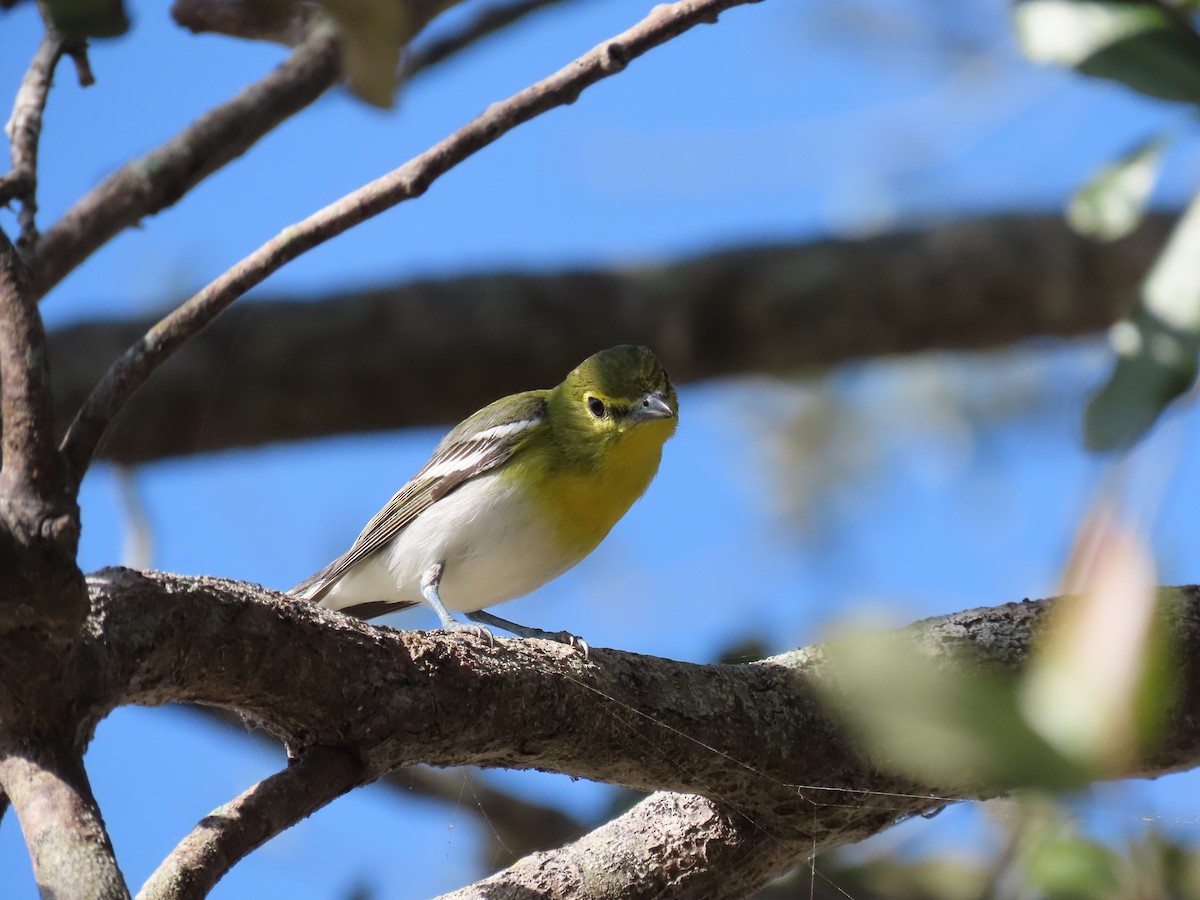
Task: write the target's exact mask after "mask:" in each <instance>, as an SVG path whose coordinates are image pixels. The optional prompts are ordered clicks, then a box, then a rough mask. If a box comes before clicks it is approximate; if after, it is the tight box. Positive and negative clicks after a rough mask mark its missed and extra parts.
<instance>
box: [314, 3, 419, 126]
mask: <svg viewBox="0 0 1200 900" xmlns="http://www.w3.org/2000/svg"><path fill="white" fill-rule="evenodd" d="M320 3H321V5H322V6H324V7H325V8H326V9H327V10H328V11H329V14H330V15H331V16H333V19H334V21H335V22H337V24H338V29H339V30H340V31H341V34H342V59H343V60H344V66H345V69H346V77H347V78H348V79H349V81H350V89H351V90H353V91H354V93H356V94H357V95H358V96H359V97H361V98H362V99H363V100H365V101H366V102H367V103H370V104H371V105H372V106H379V107H383V108H387V107H390V106H391V105H392V101H393V100H394V98H395V94H396V85H397V79H398V78H399V73H400V51H401V50H403V49H404V46H405V45H406V44H407V43H408V42H409V40H410V39H411V38H412V36H413V33H414V30H415V29H413V27H412V24H411V20H410V18H409V14H408V10H407V9H406V7H405V3H404V0H320Z"/></svg>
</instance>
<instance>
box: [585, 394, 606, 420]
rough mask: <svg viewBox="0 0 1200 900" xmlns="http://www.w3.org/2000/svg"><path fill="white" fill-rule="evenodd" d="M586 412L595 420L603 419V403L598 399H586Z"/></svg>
mask: <svg viewBox="0 0 1200 900" xmlns="http://www.w3.org/2000/svg"><path fill="white" fill-rule="evenodd" d="M587 405H588V411H589V412H590V413H591V414H592V415H593V416H595V417H596V418H597V419H602V418H604V401H603V400H601V399H600V398H599V397H588V400H587Z"/></svg>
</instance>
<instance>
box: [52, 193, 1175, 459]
mask: <svg viewBox="0 0 1200 900" xmlns="http://www.w3.org/2000/svg"><path fill="white" fill-rule="evenodd" d="M1171 221H1172V217H1171V216H1169V215H1166V214H1158V215H1155V216H1152V217H1151V218H1150V219H1149V220H1148V221H1147V223H1146V224H1145V225H1143V227H1142V228H1140V229H1139V230H1138V231H1137V232H1135V233H1134V234H1133V235H1132V236H1130V237H1129V238H1126V239H1124V240H1121V241H1117V242H1114V243H1111V244H1098V243H1095V242H1092V241H1088V240H1086V239H1083V238H1081V237H1079V235H1077V234H1075V233H1074V232H1073V231H1072V230H1071V229H1070V228H1069V227H1068V226H1067V224H1066V223H1065V222H1063V220H1062V217H1061V216H1059V215H1050V214H1047V215H1036V214H1023V215H1010V216H993V217H987V218H980V219H972V220H965V221H957V222H953V223H947V224H944V225H938V226H933V227H927V228H923V229H913V230H911V231H907V232H899V233H894V234H887V235H881V236H875V237H869V238H862V239H856V240H825V241H815V242H812V243H798V244H780V245H776V246H767V247H748V248H745V249H735V250H725V251H721V252H717V253H711V254H706V255H699V256H696V257H694V258H691V259H682V260H676V261H668V262H663V263H659V264H652V265H641V266H637V267H623V268H613V269H577V270H572V271H565V272H499V273H481V274H478V275H474V276H469V277H456V278H447V279H444V280H440V281H419V282H414V283H409V284H401V285H397V286H394V287H381V288H378V289H376V290H365V291H360V292H357V293H352V294H344V295H332V296H328V297H326V298H324V299H323V300H322V301H320V302H306V303H303V304H301V303H299V302H298V301H296V300H295V299H289V298H276V300H274V301H272V300H268V299H264V300H261V301H256V302H254V303H253V304H251V305H246V306H241V305H236V304H235V305H234V306H233V307H232V308H231V309H229V310H228V311H227V312H226V313H225V315H223V316H221V317H220V318H218V319H217V321H216V322H215V323H214V324H213V326H212V327H211V328H210V329H209V330H208V331H206V332H205V333H204V334H202V335H201V336H200V337H199V338H198V339H197V340H195V341H193V342H192V343H191V344H189V345H188V346H186V347H184V348H183V349H182V350H181V351H180V352H179V353H178V354H177V355H176V357H175V358H173V359H171V360H170V361H169V362H168V363H166V364H165V365H164V366H163V367H162V368H161V369H160V370H159V371H158V372H157V373H156V374H155V376H154V378H153V379H152V380H151V381H150V383H149V384H148V385H147V386H146V388H145V389H144V390H143V391H141V392H140V393H139V394H138V396H137V397H136V398H135V399H134V401H133V403H132V406H131V414H129V415H125V416H122V417H120V420H119V421H118V422H117V423H115V424H114V426H113V427H112V429H111V430H110V431H109V433H108V434H107V435H106V437H105V440H104V442H103V445H102V447H101V449H100V454H101V455H102V456H104V457H105V458H108V459H112V460H116V461H119V462H122V463H138V462H144V461H148V460H154V459H161V458H164V457H171V456H180V455H190V454H194V453H203V452H206V451H213V450H222V449H226V448H230V447H245V446H255V445H260V444H265V443H269V442H273V441H289V440H299V439H304V438H314V437H322V436H326V435H333V434H342V433H347V432H367V431H379V430H384V429H394V428H403V427H409V426H414V425H428V424H431V423H443V422H454V421H457V420H459V419H461V418H462V417H463V416H464V415H466V414H467V413H469V412H471V411H472V410H474V409H477V408H478V407H480V406H482V405H483V404H485V403H487V402H488V401H490V400H493V399H495V398H496V397H497V396H499V395H501V394H503V393H507V392H510V391H519V390H527V389H529V388H531V387H538V386H544V385H550V384H554V383H556V382H557V381H558V380H559V379H560V378H561V377H562V373H563V372H565V371H568V370H569V369H570V368H571V366H573V365H575V364H576V363H578V362H579V360H581V359H583V358H584V357H586V356H588V355H589V354H591V353H594V352H595V351H596V350H597V349H599V348H600V347H604V346H609V345H612V344H617V343H623V342H630V341H632V342H636V343H644V344H648V345H650V346H652V347H653V348H654V349H655V351H656V352H657V353H658V354H659V356H660V357H661V358H662V359H663V360H664V361H665V363H666V365H667V368H668V370H669V371H670V372H671V375H672V377H673V378H674V379H675V380H676V381H679V382H690V381H694V380H697V379H703V378H715V377H723V376H736V375H772V376H784V377H786V376H792V375H795V374H797V373H803V372H812V371H816V370H820V369H822V368H826V367H829V366H834V365H837V364H839V363H843V362H846V361H848V360H854V359H863V358H869V357H875V356H883V355H888V354H899V353H913V352H922V351H930V350H974V349H980V348H989V347H997V346H1004V345H1007V344H1011V343H1014V342H1018V341H1021V340H1026V339H1029V338H1037V337H1047V336H1054V337H1073V336H1079V335H1087V334H1094V333H1096V332H1097V331H1100V330H1102V329H1104V328H1105V327H1107V326H1108V325H1110V324H1111V323H1113V322H1114V321H1116V320H1117V319H1119V318H1120V317H1121V316H1122V315H1124V314H1125V313H1126V312H1127V310H1128V309H1129V305H1130V303H1131V301H1132V299H1133V298H1134V297H1135V296H1136V286H1137V284H1138V282H1139V280H1140V279H1141V278H1142V276H1143V275H1144V274H1145V271H1146V269H1147V267H1148V266H1149V264H1150V262H1151V261H1152V260H1153V259H1154V256H1155V254H1156V253H1157V252H1158V250H1159V249H1160V248H1161V246H1162V242H1163V240H1164V239H1165V236H1166V234H1167V233H1168V231H1169V230H1170V225H1171ZM152 325H153V321H152V320H144V321H138V320H133V321H128V322H111V321H98V322H93V323H81V324H78V325H73V326H71V327H68V328H65V329H63V330H61V331H58V332H55V333H52V334H51V335H50V357H51V363H52V365H53V367H54V375H55V377H54V388H55V392H56V408H57V411H58V416H59V421H61V422H66V421H69V420H70V417H71V416H72V415H73V414H74V413H75V411H76V410H78V409H79V408H80V406H81V405H82V403H83V402H84V400H85V399H86V398H87V396H88V392H89V391H91V389H92V387H93V386H94V385H95V384H96V382H97V380H98V379H99V378H100V376H101V375H102V374H103V372H104V370H105V369H106V368H107V367H108V366H109V364H110V363H111V361H112V360H113V359H115V358H116V357H117V356H118V355H119V354H120V353H121V351H122V350H123V349H124V348H126V347H128V346H130V344H132V343H133V342H134V341H136V340H137V339H138V338H139V337H140V336H141V335H142V334H144V333H145V332H146V330H147V329H148V328H150V327H151V326H152ZM331 347H353V348H354V352H353V353H331V352H330V348H331ZM430 383H436V384H437V385H438V390H436V391H430V390H427V389H426V386H427V385H429V384H430ZM383 386H386V390H387V394H388V399H387V401H386V402H380V399H379V397H380V391H381V390H383Z"/></svg>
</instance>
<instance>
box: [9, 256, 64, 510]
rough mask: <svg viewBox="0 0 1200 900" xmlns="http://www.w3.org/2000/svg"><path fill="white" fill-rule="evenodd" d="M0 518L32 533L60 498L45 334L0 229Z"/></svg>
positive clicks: (24, 275)
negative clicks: (0, 438)
mask: <svg viewBox="0 0 1200 900" xmlns="http://www.w3.org/2000/svg"><path fill="white" fill-rule="evenodd" d="M0 421H2V422H3V439H2V440H0V520H3V521H6V522H7V524H8V526H9V528H16V529H18V530H20V531H22V532H26V533H35V532H37V531H38V530H40V528H41V526H42V520H43V518H44V517H45V515H46V513H47V510H48V508H49V507H50V506H51V505H53V504H54V503H57V502H59V501H60V500H61V495H62V484H61V482H60V480H59V479H60V476H61V466H60V465H59V458H58V453H57V452H56V450H55V447H54V432H55V429H54V407H53V401H52V398H51V395H50V370H49V366H48V363H47V356H46V333H45V331H44V330H43V327H42V318H41V315H40V314H39V313H38V308H37V301H36V300H35V299H34V296H33V290H32V286H31V284H30V281H29V271H28V269H27V268H26V267H25V263H24V262H23V261H22V260H21V257H20V255H19V254H18V253H17V249H16V247H14V246H13V245H12V243H11V242H10V241H9V240H8V238H7V236H5V235H4V234H3V233H0Z"/></svg>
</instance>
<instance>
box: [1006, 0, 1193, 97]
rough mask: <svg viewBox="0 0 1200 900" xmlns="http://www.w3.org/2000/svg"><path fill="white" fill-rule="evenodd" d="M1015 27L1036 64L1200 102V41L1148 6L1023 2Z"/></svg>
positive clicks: (1074, 0)
mask: <svg viewBox="0 0 1200 900" xmlns="http://www.w3.org/2000/svg"><path fill="white" fill-rule="evenodd" d="M1014 26H1015V28H1016V33H1017V40H1018V42H1019V43H1020V45H1021V48H1022V50H1024V52H1025V55H1026V56H1028V57H1029V58H1030V59H1031V60H1033V61H1034V62H1042V63H1057V64H1059V65H1066V66H1072V67H1074V68H1075V69H1077V70H1078V71H1080V72H1082V73H1083V74H1085V75H1091V76H1094V77H1096V78H1107V79H1110V80H1113V81H1119V82H1121V83H1122V84H1125V85H1127V86H1129V87H1131V88H1133V89H1134V90H1136V91H1139V92H1141V93H1143V94H1147V95H1149V96H1151V97H1159V98H1162V99H1164V100H1176V101H1183V102H1187V103H1197V102H1200V41H1198V40H1196V38H1195V36H1194V35H1193V34H1190V33H1188V32H1186V31H1184V30H1182V29H1180V28H1179V27H1178V26H1176V25H1175V24H1174V23H1173V22H1171V21H1170V20H1169V19H1168V18H1167V16H1166V15H1165V14H1164V13H1163V12H1161V11H1160V10H1158V9H1156V8H1155V7H1154V6H1152V5H1150V4H1148V3H1136V2H1104V0H1023V2H1019V3H1018V4H1017V6H1016V9H1015V12H1014Z"/></svg>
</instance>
